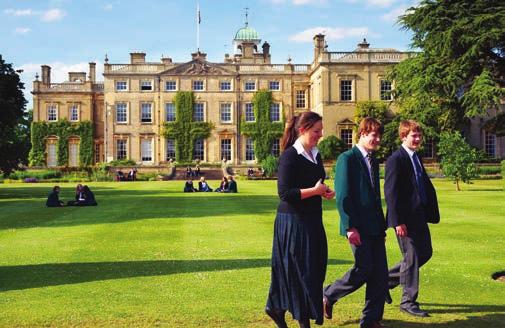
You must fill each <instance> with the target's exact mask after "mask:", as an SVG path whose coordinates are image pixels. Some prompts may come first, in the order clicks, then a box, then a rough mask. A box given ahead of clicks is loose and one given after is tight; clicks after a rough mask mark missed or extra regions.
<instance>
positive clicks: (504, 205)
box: [0, 180, 505, 328]
mask: <svg viewBox="0 0 505 328" xmlns="http://www.w3.org/2000/svg"><path fill="white" fill-rule="evenodd" d="M210 184H211V186H216V185H217V182H216V181H212V182H211V183H210ZM435 184H436V187H437V190H438V194H439V198H440V206H441V214H442V221H441V224H439V225H436V226H432V238H433V247H434V255H433V258H432V260H431V261H430V262H429V263H428V264H427V265H426V267H424V268H423V269H422V277H421V293H420V301H421V302H422V304H423V307H424V308H425V309H426V310H428V311H429V312H430V313H431V314H432V317H431V318H427V319H416V318H412V317H409V316H407V315H405V314H403V313H400V312H399V310H398V301H399V297H400V290H399V289H397V290H394V292H393V293H392V296H393V299H394V301H393V305H386V310H385V324H387V326H388V327H411V328H413V327H426V328H428V327H472V328H473V327H486V328H487V327H505V283H500V282H496V281H493V280H492V279H491V274H492V273H493V272H495V271H502V270H505V192H504V190H503V186H504V184H503V180H486V181H476V182H475V184H472V185H463V189H464V190H463V191H461V192H456V191H455V188H454V185H453V184H451V183H450V182H447V181H442V180H436V181H435ZM60 185H61V186H62V192H61V196H62V197H61V198H62V199H64V200H69V199H70V198H71V197H72V193H73V188H74V184H60ZM89 185H90V186H91V188H92V190H94V191H95V195H96V198H97V201H98V203H99V206H97V207H89V208H78V207H67V208H46V207H45V206H44V204H45V198H46V195H47V193H48V191H49V189H50V188H51V185H49V184H42V183H40V184H0V209H1V211H0V254H1V256H0V326H8V327H23V326H30V327H32V326H59V327H60V326H61V327H69V326H72V327H73V326H83V327H95V326H102V327H110V326H116V327H144V326H168V327H273V324H272V323H271V321H270V320H268V319H267V317H266V316H265V315H264V314H263V308H264V304H265V300H266V296H267V292H268V286H269V279H270V251H271V240H272V229H273V219H274V215H275V209H276V205H277V195H276V185H275V181H239V182H238V186H239V191H240V193H239V194H214V193H212V194H211V193H206V194H184V193H181V192H180V191H181V190H182V187H183V182H128V183H90V184H89ZM324 221H325V227H326V232H327V235H328V244H329V265H328V272H327V276H326V282H327V283H329V282H331V281H333V280H334V279H336V278H337V277H340V276H341V275H342V274H343V273H344V272H345V271H347V269H348V268H349V267H350V266H351V263H352V256H351V251H350V248H349V247H348V245H347V241H346V240H345V239H343V238H342V237H340V236H338V217H337V214H336V211H335V209H334V202H333V201H331V202H330V201H326V202H325V211H324ZM387 248H388V256H389V263H390V265H392V264H393V263H394V262H396V261H397V260H398V259H399V251H398V246H397V243H396V239H395V238H394V236H393V235H392V230H390V231H389V236H388V241H387ZM363 299H364V289H363V290H359V291H358V292H356V293H354V294H352V295H349V296H348V297H346V298H345V299H343V300H342V301H341V302H339V303H337V304H336V305H335V308H334V319H332V320H330V321H326V322H325V324H324V325H325V326H327V327H341V326H343V327H355V326H356V323H357V319H358V318H359V316H360V311H361V307H362V304H363ZM289 323H290V325H291V326H293V327H297V325H295V323H294V322H292V321H290V322H289Z"/></svg>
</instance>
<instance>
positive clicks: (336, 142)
mask: <svg viewBox="0 0 505 328" xmlns="http://www.w3.org/2000/svg"><path fill="white" fill-rule="evenodd" d="M317 148H318V149H319V152H320V153H321V157H322V158H323V159H324V160H331V159H334V160H335V159H337V157H338V155H340V154H341V153H342V152H344V151H345V150H347V144H346V143H345V142H344V141H343V140H342V139H339V138H337V137H336V136H334V135H330V136H328V137H326V138H324V139H323V140H321V142H320V143H319V144H318V145H317Z"/></svg>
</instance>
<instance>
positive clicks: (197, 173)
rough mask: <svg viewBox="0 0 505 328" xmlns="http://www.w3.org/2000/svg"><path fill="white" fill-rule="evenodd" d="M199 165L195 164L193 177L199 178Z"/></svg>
mask: <svg viewBox="0 0 505 328" xmlns="http://www.w3.org/2000/svg"><path fill="white" fill-rule="evenodd" d="M200 174H201V173H200V165H199V164H196V167H195V176H196V177H199V176H200Z"/></svg>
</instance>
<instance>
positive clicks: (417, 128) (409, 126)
mask: <svg viewBox="0 0 505 328" xmlns="http://www.w3.org/2000/svg"><path fill="white" fill-rule="evenodd" d="M410 131H414V132H421V133H422V132H423V128H422V127H421V125H419V123H417V122H416V121H414V120H404V121H401V122H400V126H399V127H398V135H399V136H400V139H403V138H405V137H406V136H408V135H409V133H410Z"/></svg>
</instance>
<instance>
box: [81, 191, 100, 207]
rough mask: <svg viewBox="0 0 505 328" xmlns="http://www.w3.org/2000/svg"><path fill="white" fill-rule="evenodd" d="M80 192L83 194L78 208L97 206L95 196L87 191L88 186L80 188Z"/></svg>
mask: <svg viewBox="0 0 505 328" xmlns="http://www.w3.org/2000/svg"><path fill="white" fill-rule="evenodd" d="M82 192H83V194H84V199H83V200H82V201H81V200H79V206H97V205H98V204H97V202H96V200H95V194H93V192H92V191H91V190H90V189H89V187H88V186H84V187H82Z"/></svg>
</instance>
